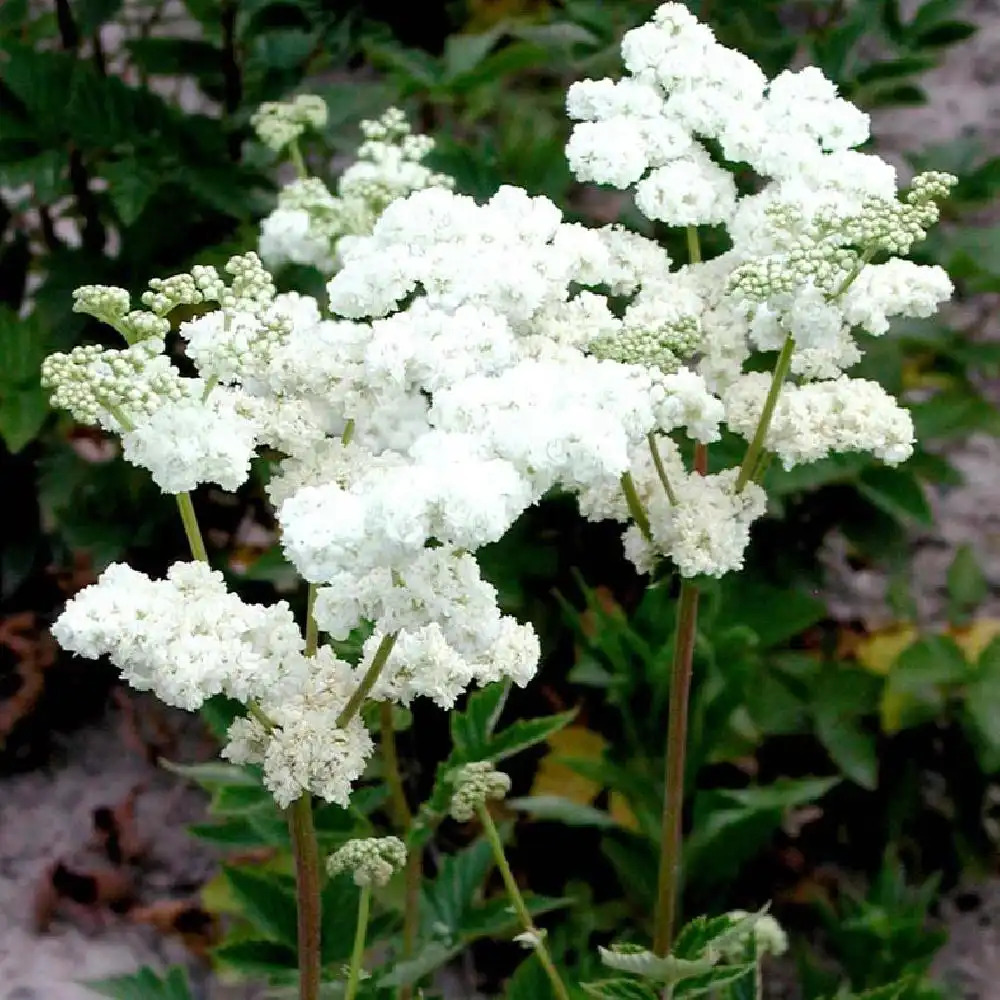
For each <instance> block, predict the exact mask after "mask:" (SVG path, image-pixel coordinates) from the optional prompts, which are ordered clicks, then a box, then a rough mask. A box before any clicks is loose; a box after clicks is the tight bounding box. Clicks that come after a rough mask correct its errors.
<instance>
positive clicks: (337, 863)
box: [326, 837, 406, 887]
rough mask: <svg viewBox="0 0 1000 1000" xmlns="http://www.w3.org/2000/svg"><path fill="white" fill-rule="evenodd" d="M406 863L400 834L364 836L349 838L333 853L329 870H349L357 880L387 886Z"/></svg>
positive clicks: (338, 871)
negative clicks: (396, 835) (394, 835)
mask: <svg viewBox="0 0 1000 1000" xmlns="http://www.w3.org/2000/svg"><path fill="white" fill-rule="evenodd" d="M405 864H406V847H405V846H404V844H403V842H402V841H401V840H400V839H399V838H398V837H360V838H357V839H355V840H349V841H347V843H346V844H344V846H343V847H340V848H338V849H337V850H336V851H334V852H333V854H331V855H330V857H329V859H328V860H327V863H326V870H327V871H328V872H329V873H330V874H331V875H339V874H340V873H341V872H349V873H350V874H351V875H352V876H353V877H354V884H355V885H359V886H362V887H372V886H383V885H387V884H388V883H389V879H391V878H392V876H393V874H394V873H395V872H397V871H399V870H400V869H401V868H402V867H403V865H405Z"/></svg>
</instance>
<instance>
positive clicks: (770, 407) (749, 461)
mask: <svg viewBox="0 0 1000 1000" xmlns="http://www.w3.org/2000/svg"><path fill="white" fill-rule="evenodd" d="M794 351H795V338H794V337H792V335H791V334H789V335H788V336H787V337H786V338H785V343H784V345H783V346H782V348H781V353H780V354H779V355H778V362H777V364H776V365H775V366H774V374H773V375H772V376H771V387H770V388H769V389H768V390H767V398H766V399H765V400H764V409H763V410H761V414H760V420H758V421H757V429H756V430H755V431H754V435H753V440H752V441H751V442H750V447H749V448H747V453H746V454H745V455H744V456H743V463H742V465H740V471H739V473H738V475H737V477H736V492H737V493H739V492H740V490H742V489H743V488H744V487H745V486H746V484H747V483H749V482H750V480H751V479H752V478H753V475H754V473H755V472H756V471H757V463H758V462H759V461H760V457H761V453H762V452H763V451H764V441H765V440H766V439H767V432H768V429H769V428H770V426H771V419H772V417H773V416H774V408H775V407H776V406H777V405H778V395H779V393H780V392H781V387H782V385H783V384H784V381H785V379H786V377H787V376H788V372H789V369H791V367H792V353H793V352H794Z"/></svg>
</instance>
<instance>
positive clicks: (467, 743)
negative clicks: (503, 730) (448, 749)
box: [448, 682, 510, 760]
mask: <svg viewBox="0 0 1000 1000" xmlns="http://www.w3.org/2000/svg"><path fill="white" fill-rule="evenodd" d="M509 691H510V685H509V684H504V683H502V682H498V683H496V684H489V685H487V686H486V687H485V688H482V689H481V690H479V691H472V692H471V693H470V694H469V696H468V698H467V699H466V702H465V706H464V707H463V708H462V710H461V711H458V712H452V713H451V717H450V718H449V720H448V724H449V727H450V729H451V739H452V742H453V743H454V745H455V749H456V750H457V751H458V752H459V753H460V754H463V755H464V756H466V757H467V758H468V759H469V760H473V759H475V755H476V754H478V753H481V752H482V751H483V749H484V748H485V746H486V744H487V743H488V741H489V739H490V737H491V736H492V734H493V731H494V729H495V728H496V724H497V721H498V720H499V718H500V713H501V712H502V711H503V707H504V704H505V702H506V700H507V694H508V692H509Z"/></svg>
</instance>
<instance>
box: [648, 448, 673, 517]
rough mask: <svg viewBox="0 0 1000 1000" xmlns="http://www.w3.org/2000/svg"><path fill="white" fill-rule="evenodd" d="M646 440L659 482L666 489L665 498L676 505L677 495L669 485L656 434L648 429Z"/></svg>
mask: <svg viewBox="0 0 1000 1000" xmlns="http://www.w3.org/2000/svg"><path fill="white" fill-rule="evenodd" d="M646 440H647V441H648V442H649V453H650V454H651V455H652V456H653V465H654V466H655V467H656V474H657V476H659V479H660V482H661V483H662V484H663V489H664V490H665V491H666V494H667V499H668V500H669V501H670V502H671V503H672V504H673V505H674V506H675V507H676V506H677V496H676V494H675V493H674V491H673V489H672V488H671V486H670V480H669V479H668V478H667V470H666V469H665V468H664V466H663V459H662V458H661V457H660V449H659V448H658V447H657V445H656V435H655V434H654V433H653V432H652V431H650V433H649V434H647V435H646Z"/></svg>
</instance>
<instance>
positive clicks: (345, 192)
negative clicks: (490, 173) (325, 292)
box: [260, 108, 454, 274]
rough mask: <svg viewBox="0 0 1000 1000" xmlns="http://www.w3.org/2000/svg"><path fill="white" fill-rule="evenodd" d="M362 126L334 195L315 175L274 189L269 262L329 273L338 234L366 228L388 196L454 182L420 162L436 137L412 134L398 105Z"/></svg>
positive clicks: (265, 248) (264, 226)
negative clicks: (275, 200) (275, 204)
mask: <svg viewBox="0 0 1000 1000" xmlns="http://www.w3.org/2000/svg"><path fill="white" fill-rule="evenodd" d="M361 131H362V134H363V135H364V137H365V141H364V143H363V144H362V145H361V146H360V148H359V149H358V158H357V160H356V161H355V162H354V163H353V164H352V165H351V166H350V167H348V168H347V170H345V171H344V173H343V174H342V175H341V177H340V180H339V182H338V184H337V193H336V195H334V194H333V193H332V192H331V191H330V190H329V189H328V188H327V186H326V185H325V184H324V183H323V182H322V181H321V180H319V179H318V178H315V177H305V178H299V179H298V180H295V181H293V182H292V183H291V184H289V185H287V186H286V187H285V188H283V189H282V190H281V192H280V193H279V194H278V207H277V208H276V209H275V210H274V211H273V212H272V213H271V214H270V215H269V216H268V217H267V218H266V219H264V221H263V222H262V223H261V236H260V253H261V256H262V257H263V258H264V260H266V261H267V263H268V265H269V266H270V267H273V268H277V267H280V266H282V265H283V264H286V263H292V264H304V265H310V266H313V267H316V268H317V269H318V270H320V271H322V272H323V273H325V274H332V273H333V271H334V268H335V266H336V262H337V247H338V244H339V242H340V240H341V239H343V238H344V237H349V236H361V235H366V234H367V233H370V232H371V230H372V227H373V226H374V224H375V220H376V219H377V218H378V217H379V216H380V215H381V214H382V212H383V211H384V210H385V209H386V207H387V206H388V205H389V204H390V203H391V202H393V201H395V200H397V199H399V198H404V197H406V195H408V194H410V193H412V192H413V191H421V190H424V189H425V188H450V187H451V186H452V185H453V183H454V181H453V179H452V178H451V177H449V176H447V175H446V174H440V173H435V172H434V171H432V170H430V169H429V168H428V167H426V166H425V165H424V163H423V160H424V159H425V158H426V157H427V156H428V155H429V154H430V153H431V151H432V150H433V149H434V140H433V139H432V138H431V137H430V136H426V135H414V134H413V133H412V132H411V131H410V126H409V124H408V123H407V121H406V117H405V115H404V114H403V112H402V111H400V110H399V109H398V108H389V110H388V111H386V112H385V114H383V115H382V117H381V118H379V119H377V120H375V121H364V122H362V123H361Z"/></svg>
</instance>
